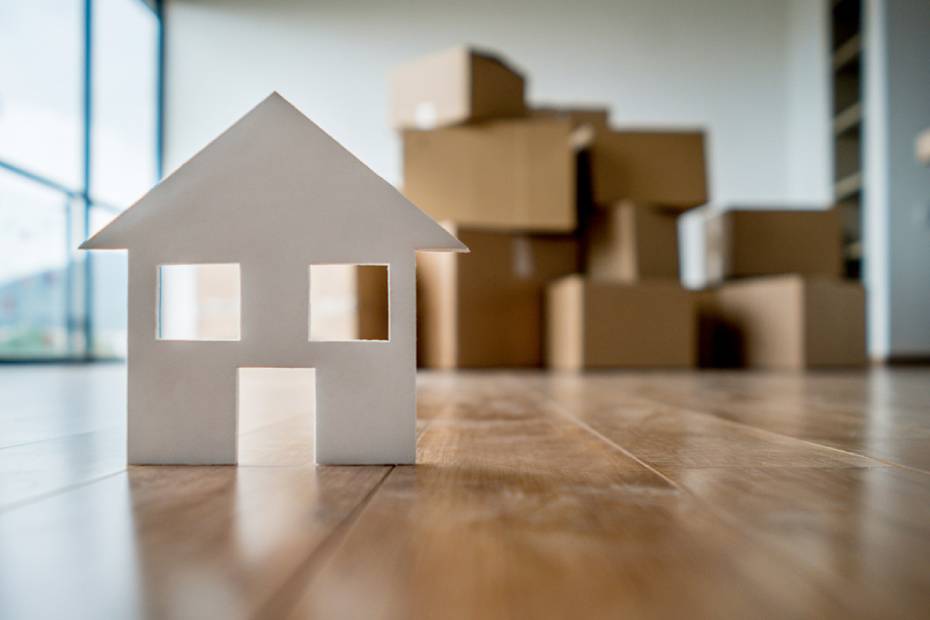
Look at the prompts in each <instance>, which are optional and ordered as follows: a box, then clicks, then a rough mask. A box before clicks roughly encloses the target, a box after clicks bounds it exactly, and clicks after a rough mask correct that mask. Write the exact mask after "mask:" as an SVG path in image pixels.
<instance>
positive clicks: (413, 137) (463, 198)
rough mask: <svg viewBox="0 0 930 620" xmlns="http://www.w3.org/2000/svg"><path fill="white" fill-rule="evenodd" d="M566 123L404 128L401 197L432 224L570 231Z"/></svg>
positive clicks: (571, 167) (571, 185) (571, 171)
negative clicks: (429, 216)
mask: <svg viewBox="0 0 930 620" xmlns="http://www.w3.org/2000/svg"><path fill="white" fill-rule="evenodd" d="M575 127H576V125H575V122H574V121H572V120H571V119H568V118H545V117H537V118H528V119H520V120H508V121H493V122H488V123H480V124H477V125H470V126H468V127H450V128H447V129H437V130H435V131H405V132H404V134H403V137H404V193H405V194H406V195H407V197H408V198H410V200H411V201H412V202H413V203H414V204H416V205H417V206H418V207H420V208H421V209H423V210H424V211H426V212H427V213H429V214H430V215H431V216H433V218H435V219H438V220H448V221H453V222H455V223H456V224H461V225H463V226H472V227H478V228H490V229H499V230H508V231H545V232H557V231H562V232H564V231H571V230H573V229H574V228H575V225H576V222H577V213H576V211H577V209H576V201H575V182H576V161H575V146H574V145H573V142H572V134H573V132H574V130H575Z"/></svg>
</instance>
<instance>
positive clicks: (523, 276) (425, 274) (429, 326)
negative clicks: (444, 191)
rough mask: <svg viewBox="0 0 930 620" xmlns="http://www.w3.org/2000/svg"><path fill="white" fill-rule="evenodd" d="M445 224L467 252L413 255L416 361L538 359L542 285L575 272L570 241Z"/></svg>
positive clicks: (521, 362) (466, 363)
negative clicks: (414, 262) (416, 275)
mask: <svg viewBox="0 0 930 620" xmlns="http://www.w3.org/2000/svg"><path fill="white" fill-rule="evenodd" d="M448 227H449V228H450V230H451V231H452V232H453V233H454V234H455V235H456V236H457V237H458V238H459V239H460V240H461V241H462V243H464V244H465V245H467V246H468V247H469V248H470V249H471V252H470V253H469V254H452V253H449V254H439V253H435V254H429V253H423V254H420V255H418V256H417V271H418V288H419V292H418V295H417V300H418V317H417V318H418V322H419V331H418V339H417V349H418V356H419V363H420V365H421V366H424V367H427V368H445V369H449V368H474V367H494V366H531V367H537V366H540V365H542V361H543V354H542V351H543V341H542V338H543V318H542V316H543V294H544V289H545V284H546V282H547V281H549V280H550V279H553V278H556V277H559V276H563V275H565V274H567V273H572V272H575V271H577V269H578V246H577V242H576V241H575V240H574V239H572V238H571V237H566V236H553V235H543V236H536V235H523V234H509V233H502V232H488V231H478V230H470V229H467V228H463V227H455V226H452V225H449V226H448Z"/></svg>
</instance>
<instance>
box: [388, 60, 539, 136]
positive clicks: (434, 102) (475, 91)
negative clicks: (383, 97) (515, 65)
mask: <svg viewBox="0 0 930 620" xmlns="http://www.w3.org/2000/svg"><path fill="white" fill-rule="evenodd" d="M389 81H390V98H391V123H392V125H393V126H394V127H395V128H397V129H404V128H406V129H433V128H435V127H444V126H448V125H455V124H459V123H464V122H470V121H478V120H485V119H490V118H507V117H513V116H523V115H524V114H525V113H526V104H525V103H524V100H523V94H524V90H525V84H524V79H523V76H521V75H520V74H519V73H517V72H516V71H515V70H514V69H512V68H511V67H509V66H507V64H506V63H505V62H504V61H503V60H501V59H500V58H498V57H496V56H494V55H492V54H488V53H484V52H478V51H476V50H473V49H470V48H467V47H457V48H453V49H450V50H445V51H442V52H437V53H434V54H430V55H428V56H424V57H422V58H418V59H416V60H414V61H411V62H409V63H407V64H404V65H401V66H399V67H397V68H395V69H394V70H393V71H392V72H391V74H390V78H389Z"/></svg>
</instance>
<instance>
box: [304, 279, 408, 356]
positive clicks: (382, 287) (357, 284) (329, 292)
mask: <svg viewBox="0 0 930 620" xmlns="http://www.w3.org/2000/svg"><path fill="white" fill-rule="evenodd" d="M388 281H389V276H388V266H387V265H351V264H334V265H310V317H309V339H310V340H311V341H348V340H380V341H386V340H390V333H389V332H390V330H389V324H390V321H389V311H388V304H389V293H388Z"/></svg>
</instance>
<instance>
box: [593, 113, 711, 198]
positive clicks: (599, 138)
mask: <svg viewBox="0 0 930 620" xmlns="http://www.w3.org/2000/svg"><path fill="white" fill-rule="evenodd" d="M705 168H706V166H705V163H704V133H703V132H702V131H646V130H642V131H628V130H625V131H617V130H609V131H597V132H595V136H594V142H593V146H592V150H591V173H592V177H593V178H592V186H593V192H594V201H595V202H596V203H597V204H599V205H611V204H614V203H615V202H617V201H620V200H633V201H638V202H651V203H654V204H657V205H662V206H664V207H666V208H669V209H676V210H679V211H684V210H686V209H690V208H692V207H697V206H699V205H702V204H704V203H706V202H707V200H708V194H707V173H706V169H705Z"/></svg>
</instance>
